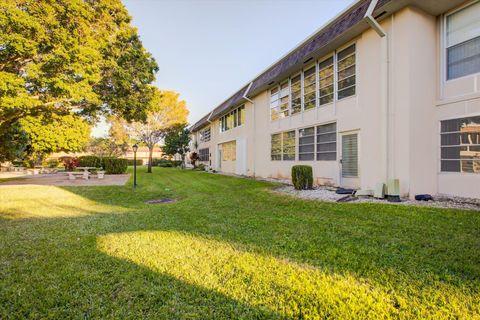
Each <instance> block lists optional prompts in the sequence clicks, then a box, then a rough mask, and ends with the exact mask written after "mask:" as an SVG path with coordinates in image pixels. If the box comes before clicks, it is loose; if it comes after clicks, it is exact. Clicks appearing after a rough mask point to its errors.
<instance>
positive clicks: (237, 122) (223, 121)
mask: <svg viewBox="0 0 480 320" xmlns="http://www.w3.org/2000/svg"><path fill="white" fill-rule="evenodd" d="M244 123H245V106H240V107H238V108H236V109H235V110H233V111H230V112H229V113H227V114H226V115H224V116H223V117H221V118H220V131H221V132H224V131H227V130H230V129H233V128H235V127H239V126H241V125H242V124H244Z"/></svg>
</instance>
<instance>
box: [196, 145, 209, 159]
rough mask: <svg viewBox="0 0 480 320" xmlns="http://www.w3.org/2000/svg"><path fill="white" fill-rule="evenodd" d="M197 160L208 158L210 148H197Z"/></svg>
mask: <svg viewBox="0 0 480 320" xmlns="http://www.w3.org/2000/svg"><path fill="white" fill-rule="evenodd" d="M198 160H200V161H208V160H210V150H209V149H208V148H203V149H200V150H198Z"/></svg>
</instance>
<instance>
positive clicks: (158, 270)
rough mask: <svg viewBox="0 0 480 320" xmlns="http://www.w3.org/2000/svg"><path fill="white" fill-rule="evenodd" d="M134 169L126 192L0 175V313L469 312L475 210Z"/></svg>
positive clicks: (477, 254)
mask: <svg viewBox="0 0 480 320" xmlns="http://www.w3.org/2000/svg"><path fill="white" fill-rule="evenodd" d="M141 170H142V172H141V173H140V174H139V176H138V183H139V185H140V186H139V187H138V188H137V189H136V190H134V189H133V188H132V187H131V183H129V185H127V186H122V187H119V186H115V187H75V188H74V187H69V188H67V187H63V188H60V187H47V186H15V187H14V186H12V187H0V319H10V318H12V319H14V318H15V319H18V318H35V319H38V318H52V319H66V318H82V319H91V318H102V319H108V318H116V319H128V318H130V319H139V318H152V319H265V318H272V319H279V318H292V319H304V318H305V319H317V318H332V319H338V318H343V319H345V318H355V319H359V318H364V319H367V318H368V319H374V318H375V319H377V318H394V319H397V318H401V319H402V318H403V319H407V318H408V319H410V318H423V319H424V318H432V319H433V318H434V319H446V318H461V319H474V318H480V214H479V213H478V212H473V211H462V210H447V209H434V208H420V207H407V206H394V205H378V204H332V203H321V202H315V201H307V200H299V199H294V198H290V197H286V196H281V195H278V194H275V193H272V192H270V191H269V189H270V188H272V187H274V185H273V184H270V183H266V182H258V181H253V180H247V179H239V178H233V177H226V176H220V175H213V174H208V173H203V172H192V171H182V170H178V169H167V168H165V169H160V168H154V172H153V174H146V173H143V170H144V169H143V168H142V169H141ZM161 197H170V198H174V199H176V200H177V202H176V203H170V204H161V205H148V204H144V201H146V200H151V199H155V198H161Z"/></svg>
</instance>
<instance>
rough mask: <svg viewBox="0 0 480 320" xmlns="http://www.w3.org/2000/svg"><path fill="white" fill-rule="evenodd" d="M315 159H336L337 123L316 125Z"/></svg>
mask: <svg viewBox="0 0 480 320" xmlns="http://www.w3.org/2000/svg"><path fill="white" fill-rule="evenodd" d="M317 160H320V161H335V160H337V123H336V122H333V123H329V124H324V125H321V126H317Z"/></svg>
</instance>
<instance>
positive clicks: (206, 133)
mask: <svg viewBox="0 0 480 320" xmlns="http://www.w3.org/2000/svg"><path fill="white" fill-rule="evenodd" d="M208 141H210V127H208V128H205V129H203V130H200V142H208Z"/></svg>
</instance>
